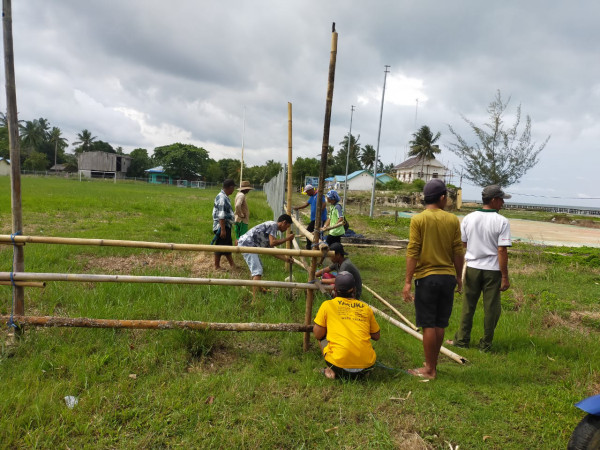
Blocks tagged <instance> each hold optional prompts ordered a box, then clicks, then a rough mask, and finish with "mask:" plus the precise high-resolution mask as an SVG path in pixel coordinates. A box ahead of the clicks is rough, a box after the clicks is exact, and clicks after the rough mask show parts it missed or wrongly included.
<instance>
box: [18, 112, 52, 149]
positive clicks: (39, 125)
mask: <svg viewBox="0 0 600 450" xmlns="http://www.w3.org/2000/svg"><path fill="white" fill-rule="evenodd" d="M19 128H20V129H21V133H20V134H21V144H22V145H23V148H24V149H27V151H28V153H32V152H34V151H37V150H38V148H39V146H40V145H41V144H42V143H44V142H45V141H46V140H47V139H48V121H47V120H46V119H43V118H40V119H39V120H38V119H34V120H27V121H25V123H24V124H19Z"/></svg>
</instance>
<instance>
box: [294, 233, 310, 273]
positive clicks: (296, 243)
mask: <svg viewBox="0 0 600 450" xmlns="http://www.w3.org/2000/svg"><path fill="white" fill-rule="evenodd" d="M292 245H293V246H294V248H295V249H296V250H300V246H299V245H298V241H296V239H292ZM294 262H295V263H296V264H299V265H300V266H302V267H303V268H304V270H306V271H307V272H308V267H306V261H305V259H304V258H303V257H302V256H301V257H300V258H298V260H294Z"/></svg>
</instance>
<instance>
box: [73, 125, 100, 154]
mask: <svg viewBox="0 0 600 450" xmlns="http://www.w3.org/2000/svg"><path fill="white" fill-rule="evenodd" d="M96 139H97V138H96V136H92V133H91V132H90V131H89V130H82V131H81V133H78V134H77V140H76V141H75V142H73V146H75V153H76V154H79V153H83V152H89V151H91V148H92V143H93V142H94V141H95V140H96Z"/></svg>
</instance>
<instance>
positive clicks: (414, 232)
mask: <svg viewBox="0 0 600 450" xmlns="http://www.w3.org/2000/svg"><path fill="white" fill-rule="evenodd" d="M423 194H424V195H425V205H426V206H425V210H424V211H423V212H421V213H419V214H417V215H415V216H413V218H412V219H411V221H410V237H409V242H408V247H407V249H406V279H405V283H404V289H403V290H402V295H403V297H404V301H406V302H411V301H413V300H414V302H415V311H416V322H417V326H418V327H421V328H423V349H424V351H425V365H424V367H419V368H417V369H412V370H409V371H408V372H409V373H410V374H412V375H415V376H418V377H422V378H427V379H434V378H435V377H436V375H437V362H438V356H439V354H440V348H441V347H442V343H443V342H444V333H445V329H446V327H448V320H449V318H450V314H451V313H452V304H453V302H454V288H455V287H456V289H457V291H458V292H461V290H462V280H461V275H462V267H463V263H464V253H463V246H462V242H461V238H460V223H459V221H458V218H457V217H456V216H455V215H453V214H450V213H448V212H446V211H444V208H445V207H446V204H447V202H448V197H447V195H448V192H447V190H446V185H445V184H444V182H443V181H442V180H440V179H439V178H434V179H432V180H430V181H429V182H428V183H427V184H426V185H425V188H424V189H423ZM413 277H414V278H415V297H414V299H413V297H412V295H411V293H410V290H411V283H412V279H413Z"/></svg>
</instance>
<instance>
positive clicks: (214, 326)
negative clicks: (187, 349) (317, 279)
mask: <svg viewBox="0 0 600 450" xmlns="http://www.w3.org/2000/svg"><path fill="white" fill-rule="evenodd" d="M7 320H10V316H0V321H2V322H5V321H7ZM13 321H14V322H16V323H18V324H19V325H35V326H38V327H82V328H135V329H153V330H174V329H186V330H215V331H296V332H303V333H306V332H310V331H312V325H311V326H306V325H302V324H300V323H216V322H198V321H193V320H117V319H89V318H86V317H74V318H68V317H54V316H42V317H38V316H23V315H19V316H14V317H13Z"/></svg>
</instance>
